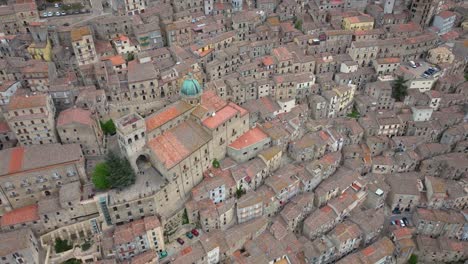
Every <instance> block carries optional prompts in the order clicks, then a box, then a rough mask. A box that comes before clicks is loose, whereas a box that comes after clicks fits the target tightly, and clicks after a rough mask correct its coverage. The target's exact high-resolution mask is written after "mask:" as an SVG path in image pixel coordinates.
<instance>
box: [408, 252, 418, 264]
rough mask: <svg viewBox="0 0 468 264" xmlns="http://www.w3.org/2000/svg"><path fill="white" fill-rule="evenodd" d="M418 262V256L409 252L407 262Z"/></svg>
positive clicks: (411, 263) (409, 263)
mask: <svg viewBox="0 0 468 264" xmlns="http://www.w3.org/2000/svg"><path fill="white" fill-rule="evenodd" d="M416 263H418V256H417V255H414V254H411V257H410V258H409V260H408V264H416Z"/></svg>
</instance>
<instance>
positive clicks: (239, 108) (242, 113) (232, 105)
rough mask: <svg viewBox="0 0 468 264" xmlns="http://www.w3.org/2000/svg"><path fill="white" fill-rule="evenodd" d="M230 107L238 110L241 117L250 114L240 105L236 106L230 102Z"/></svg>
mask: <svg viewBox="0 0 468 264" xmlns="http://www.w3.org/2000/svg"><path fill="white" fill-rule="evenodd" d="M228 105H229V106H231V107H233V108H235V109H237V111H239V112H240V115H241V116H244V115H245V114H248V113H249V111H247V110H246V109H244V108H243V107H240V106H239V105H236V104H235V103H233V102H229V103H228Z"/></svg>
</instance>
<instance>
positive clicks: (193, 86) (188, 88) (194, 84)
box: [180, 74, 202, 97]
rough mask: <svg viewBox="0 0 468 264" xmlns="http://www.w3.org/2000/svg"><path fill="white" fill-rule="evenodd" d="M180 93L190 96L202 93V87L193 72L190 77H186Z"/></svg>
mask: <svg viewBox="0 0 468 264" xmlns="http://www.w3.org/2000/svg"><path fill="white" fill-rule="evenodd" d="M180 93H181V94H182V95H185V96H190V97H193V96H198V95H200V94H201V93H202V88H201V86H200V84H199V83H198V81H197V80H196V79H194V78H193V77H192V74H189V76H188V78H187V79H185V81H184V83H183V84H182V89H180Z"/></svg>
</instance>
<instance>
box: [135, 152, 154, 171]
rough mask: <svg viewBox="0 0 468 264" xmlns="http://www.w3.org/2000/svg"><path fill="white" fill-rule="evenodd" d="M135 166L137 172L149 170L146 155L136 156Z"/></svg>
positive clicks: (148, 160) (149, 165)
mask: <svg viewBox="0 0 468 264" xmlns="http://www.w3.org/2000/svg"><path fill="white" fill-rule="evenodd" d="M136 165H137V168H138V170H139V171H145V170H147V169H148V168H150V167H151V162H150V159H149V157H148V155H146V154H141V155H140V156H138V158H137V159H136Z"/></svg>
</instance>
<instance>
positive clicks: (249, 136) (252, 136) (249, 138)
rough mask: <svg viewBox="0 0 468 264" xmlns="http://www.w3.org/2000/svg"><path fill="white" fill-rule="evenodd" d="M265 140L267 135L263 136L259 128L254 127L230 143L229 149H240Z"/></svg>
mask: <svg viewBox="0 0 468 264" xmlns="http://www.w3.org/2000/svg"><path fill="white" fill-rule="evenodd" d="M266 138H268V135H267V134H265V133H264V132H263V131H262V130H261V129H260V128H258V127H254V128H252V129H250V130H249V131H247V132H245V133H244V134H243V135H242V136H240V137H239V138H238V139H236V140H235V141H234V142H232V143H231V144H230V145H229V147H231V148H234V149H242V148H245V147H248V146H250V145H253V144H255V143H257V142H259V141H262V140H264V139H266Z"/></svg>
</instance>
